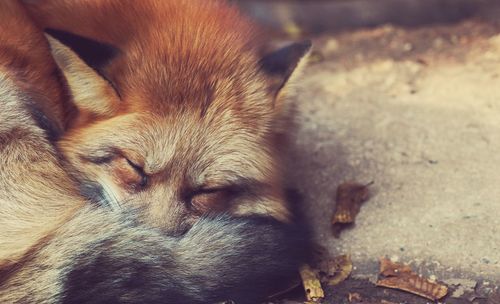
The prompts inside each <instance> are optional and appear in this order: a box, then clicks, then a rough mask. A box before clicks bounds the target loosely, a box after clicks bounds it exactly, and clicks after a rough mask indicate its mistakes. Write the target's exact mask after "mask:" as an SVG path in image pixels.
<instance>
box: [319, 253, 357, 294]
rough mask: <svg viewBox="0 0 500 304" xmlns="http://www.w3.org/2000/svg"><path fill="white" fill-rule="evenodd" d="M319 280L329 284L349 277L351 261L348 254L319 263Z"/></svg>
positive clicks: (335, 283)
mask: <svg viewBox="0 0 500 304" xmlns="http://www.w3.org/2000/svg"><path fill="white" fill-rule="evenodd" d="M319 269H320V275H321V282H323V283H326V284H328V285H330V286H334V285H337V284H339V283H341V282H343V281H344V280H345V279H347V278H348V277H349V275H350V274H351V272H352V261H351V257H350V256H349V255H340V256H337V257H334V258H333V259H328V260H324V261H322V262H320V264H319Z"/></svg>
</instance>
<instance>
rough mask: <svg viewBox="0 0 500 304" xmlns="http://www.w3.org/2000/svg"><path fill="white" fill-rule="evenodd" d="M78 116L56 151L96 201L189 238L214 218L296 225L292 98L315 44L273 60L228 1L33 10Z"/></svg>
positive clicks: (53, 0) (130, 0)
mask: <svg viewBox="0 0 500 304" xmlns="http://www.w3.org/2000/svg"><path fill="white" fill-rule="evenodd" d="M26 2H27V3H28V5H27V8H28V9H29V10H30V12H31V14H32V15H33V17H34V19H35V20H36V21H37V22H38V24H39V25H40V26H41V27H43V28H44V29H45V30H46V31H47V32H48V33H49V34H50V35H52V36H53V38H55V39H51V41H52V48H53V51H54V53H55V58H56V60H57V62H58V64H59V65H60V66H61V69H62V71H63V72H64V74H65V76H66V79H67V81H68V83H69V87H70V90H71V94H72V96H73V102H74V104H75V107H76V111H75V113H74V115H73V116H71V118H70V119H69V121H68V122H67V124H66V126H67V129H66V131H65V132H64V134H63V135H62V137H61V138H60V139H59V140H58V143H57V145H58V147H59V149H60V151H61V153H62V154H63V156H64V158H65V160H67V162H68V163H69V166H70V167H71V168H72V169H71V172H73V173H74V174H73V175H74V177H75V178H76V179H78V180H79V181H80V184H81V185H82V188H83V190H84V192H85V193H87V196H90V197H94V198H95V200H97V201H101V202H105V203H108V204H109V205H111V206H112V207H114V208H120V207H121V206H123V205H132V206H136V207H141V208H144V210H145V213H144V214H145V220H146V221H147V222H148V223H150V224H152V225H154V226H156V227H159V228H161V229H163V230H165V231H169V232H179V233H180V232H182V231H184V230H185V229H187V228H188V227H189V226H190V225H191V224H192V223H193V222H194V221H196V220H197V219H198V218H199V217H200V216H203V215H204V214H206V213H207V212H214V211H216V212H228V213H231V214H237V215H248V214H261V215H262V214H264V215H269V216H272V217H274V218H276V219H278V220H280V221H283V222H286V221H289V220H290V212H289V208H288V206H287V203H286V200H285V199H284V193H283V180H282V174H281V165H282V164H281V159H282V158H283V157H282V153H283V151H282V150H283V144H284V137H285V133H286V132H285V131H286V128H287V127H288V125H289V123H288V121H287V119H288V114H289V113H288V112H289V111H288V108H289V107H288V105H287V103H286V102H285V100H284V98H283V97H284V94H283V92H284V87H285V84H286V83H287V81H288V80H290V78H291V77H292V76H294V71H295V69H296V67H297V66H298V65H299V63H300V62H301V60H302V58H303V57H304V55H305V54H306V53H307V51H308V50H309V44H308V43H302V44H294V45H291V46H289V47H287V48H284V49H282V50H278V51H276V52H272V53H266V50H265V48H266V41H265V40H264V39H263V38H262V37H264V35H263V33H262V32H261V31H260V30H259V29H258V28H257V27H256V26H254V25H253V24H252V23H251V22H250V21H249V20H247V19H246V18H245V17H244V16H242V15H240V13H239V12H238V11H237V10H236V9H235V8H234V7H231V6H228V5H227V4H225V3H224V2H222V1H201V0H180V1H179V0H175V1H173V0H172V1H159V0H145V1H135V0H125V1H116V0H83V1H66V0H48V1H26Z"/></svg>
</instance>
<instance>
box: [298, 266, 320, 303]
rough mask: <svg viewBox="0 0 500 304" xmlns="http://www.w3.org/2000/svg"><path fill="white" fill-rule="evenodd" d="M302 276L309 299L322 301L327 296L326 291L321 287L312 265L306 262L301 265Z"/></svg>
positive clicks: (316, 301)
mask: <svg viewBox="0 0 500 304" xmlns="http://www.w3.org/2000/svg"><path fill="white" fill-rule="evenodd" d="M300 277H301V278H302V284H303V285H304V290H305V291H306V298H307V301H312V302H315V303H318V302H320V301H321V300H322V299H323V298H324V297H325V293H324V292H323V289H322V288H321V283H320V281H319V277H318V274H317V272H316V271H315V270H314V269H312V268H311V266H309V265H307V264H304V265H302V266H301V267H300Z"/></svg>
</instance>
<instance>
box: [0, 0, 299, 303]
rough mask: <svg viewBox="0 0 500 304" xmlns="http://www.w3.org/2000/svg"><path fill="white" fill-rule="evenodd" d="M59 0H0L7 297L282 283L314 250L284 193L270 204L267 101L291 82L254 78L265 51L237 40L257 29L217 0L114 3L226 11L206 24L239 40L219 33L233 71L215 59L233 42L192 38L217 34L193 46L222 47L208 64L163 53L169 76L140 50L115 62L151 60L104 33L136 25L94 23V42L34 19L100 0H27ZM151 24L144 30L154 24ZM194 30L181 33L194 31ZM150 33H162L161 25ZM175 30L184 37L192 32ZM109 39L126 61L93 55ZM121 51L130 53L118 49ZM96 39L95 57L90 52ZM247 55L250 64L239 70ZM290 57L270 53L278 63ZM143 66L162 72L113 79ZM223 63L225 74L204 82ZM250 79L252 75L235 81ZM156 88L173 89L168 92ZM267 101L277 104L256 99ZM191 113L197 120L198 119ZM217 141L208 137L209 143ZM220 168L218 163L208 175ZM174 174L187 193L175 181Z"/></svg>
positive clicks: (261, 294) (175, 292) (172, 297)
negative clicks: (255, 50)
mask: <svg viewBox="0 0 500 304" xmlns="http://www.w3.org/2000/svg"><path fill="white" fill-rule="evenodd" d="M50 2H51V1H40V2H39V3H38V2H37V1H26V2H25V3H21V1H18V0H2V1H0V100H1V101H0V165H1V170H0V227H2V229H0V302H2V303H143V302H145V303H181V304H182V303H195V304H196V303H215V302H221V301H225V300H233V301H235V302H236V303H257V302H258V301H260V300H262V299H264V298H265V296H266V295H269V294H270V293H271V292H273V291H276V290H277V289H279V288H280V287H282V286H280V285H282V284H283V282H286V281H287V279H288V278H290V277H292V276H294V274H295V272H296V269H297V267H298V266H299V264H300V263H301V262H302V261H303V260H304V259H305V258H306V256H307V253H306V252H305V251H304V250H303V249H304V248H303V247H304V244H306V243H307V241H306V237H305V235H304V233H303V231H302V229H299V227H297V225H294V224H293V222H290V221H289V220H288V219H287V217H288V214H287V212H288V211H286V204H285V201H284V199H283V201H277V200H278V198H279V199H281V195H282V193H281V192H282V190H281V189H279V188H276V189H275V188H274V187H277V184H275V183H277V181H276V180H275V179H277V180H279V177H278V176H276V174H275V173H276V172H274V170H275V167H274V165H271V164H274V162H273V161H271V158H272V156H273V155H274V154H272V152H273V151H271V150H272V143H271V141H273V140H274V138H272V135H271V133H272V132H271V131H272V130H271V128H272V127H276V128H277V125H276V124H275V123H273V121H274V120H273V119H274V117H277V116H278V115H281V114H277V113H275V112H274V111H275V110H276V109H277V108H279V107H281V105H280V104H279V101H278V99H276V100H271V99H270V97H269V98H267V99H265V100H261V99H260V98H264V97H266V96H267V95H266V94H271V95H274V96H275V97H277V96H278V95H279V94H280V93H279V92H280V90H281V88H280V87H281V86H282V85H283V83H279V82H277V83H278V84H277V85H278V87H273V88H271V87H269V86H266V87H260V86H263V85H264V84H268V82H267V81H269V79H271V78H273V77H275V76H277V74H272V73H271V76H269V75H268V74H264V72H259V71H260V70H257V68H259V69H260V65H261V64H263V61H258V62H255V63H254V64H253V65H251V64H250V61H251V60H254V59H255V60H256V58H254V55H252V54H253V53H252V52H250V50H251V47H252V46H251V45H250V44H249V45H245V46H243V45H242V44H241V45H239V46H237V45H238V43H242V41H243V39H246V38H245V37H249V36H247V35H246V34H249V33H250V32H245V35H243V34H241V32H240V31H241V27H244V26H245V25H246V24H247V23H246V22H243V23H242V24H240V22H242V21H239V20H243V19H240V17H236V15H235V13H233V10H232V9H229V8H227V7H226V6H224V5H222V4H220V3H218V2H213V3H211V4H203V3H202V2H200V3H198V4H200V7H201V8H203V10H201V9H200V10H198V9H196V8H194V7H191V4H190V3H191V2H190V1H185V2H183V1H180V2H178V3H179V5H180V6H175V5H177V4H175V5H174V2H173V1H172V2H169V4H168V5H167V4H164V3H167V2H163V1H156V2H154V1H152V2H148V3H146V2H144V4H143V5H142V4H138V3H139V2H138V1H137V2H136V1H129V2H127V5H130V7H128V8H126V7H124V8H121V9H119V14H118V12H117V15H116V16H115V17H116V18H125V17H127V13H126V12H134V11H136V12H138V13H140V15H142V14H143V13H150V15H149V16H148V15H143V16H144V17H150V18H152V20H153V19H154V18H156V17H154V16H156V14H160V17H161V18H163V17H165V16H166V15H165V14H166V12H164V13H163V14H162V13H159V11H161V10H160V8H161V7H163V5H165V9H167V8H168V14H167V15H170V14H174V15H175V12H181V11H182V16H184V17H182V18H188V19H189V17H194V15H189V14H188V13H190V14H195V15H196V14H200V16H198V17H200V18H201V17H202V16H203V15H204V13H203V11H204V10H205V9H207V10H209V11H210V10H212V11H211V12H210V13H214V14H215V13H217V12H218V14H220V16H219V17H220V19H217V21H216V23H217V24H219V22H222V23H223V25H224V26H222V27H219V26H218V25H213V27H214V28H212V29H211V30H214V31H215V32H213V33H212V34H213V35H215V33H216V32H217V33H218V34H217V35H219V34H224V33H226V32H225V31H226V30H228V31H229V30H231V29H233V30H234V29H238V30H237V33H240V34H241V36H240V35H236V36H232V35H234V34H232V35H230V34H227V35H228V36H224V35H223V36H222V37H218V36H217V37H218V38H220V39H222V38H224V39H227V41H226V43H230V41H232V42H233V43H234V45H235V46H237V51H236V50H233V51H231V50H229V49H226V52H228V53H229V54H231V55H232V56H236V57H231V58H232V61H231V62H230V63H231V65H230V66H234V67H237V68H236V70H232V69H231V68H230V66H229V65H227V64H228V63H229V62H228V61H227V60H231V59H230V57H227V58H226V57H224V58H218V59H217V56H223V55H224V54H223V53H225V52H223V53H218V52H220V51H222V49H219V48H218V46H219V45H221V46H223V47H227V46H228V45H227V44H226V45H224V44H223V43H222V44H219V43H220V42H221V41H225V40H221V41H219V43H217V44H215V45H205V43H209V42H213V38H215V37H210V36H206V35H201V34H202V33H199V34H200V35H201V36H200V35H199V36H196V37H198V38H201V37H207V38H209V40H207V41H206V42H201V41H198V40H196V39H194V41H191V42H193V43H200V45H197V47H198V49H197V51H200V52H202V51H206V50H208V47H217V49H216V50H217V52H216V53H215V54H212V53H208V54H205V55H206V56H207V57H203V58H205V59H206V60H207V61H206V62H205V63H203V64H201V63H199V64H195V66H190V64H188V65H187V66H186V67H185V66H184V64H187V63H190V62H191V61H190V60H187V63H186V62H185V61H184V60H185V59H186V58H184V57H182V58H177V57H175V56H174V57H173V58H164V59H166V60H167V63H168V64H166V65H162V67H163V70H161V71H163V72H161V71H160V70H155V69H158V68H160V66H157V65H156V64H155V63H154V62H146V61H145V62H143V64H146V65H147V66H141V67H139V66H136V65H135V64H136V63H140V62H142V60H139V59H140V58H137V60H138V61H131V62H129V64H128V65H123V64H121V63H118V64H117V65H114V64H113V60H118V59H119V58H121V59H120V60H129V59H132V58H136V57H137V56H139V57H141V58H143V59H145V58H148V57H149V56H154V55H155V51H153V50H151V51H150V53H148V54H145V53H142V51H144V50H141V49H137V48H139V46H140V45H135V46H133V45H134V42H133V40H132V41H125V40H122V39H124V38H127V37H125V36H122V35H117V36H116V38H115V39H111V36H106V35H104V34H103V33H104V31H103V32H102V33H99V34H98V32H99V30H100V29H105V32H108V31H109V33H113V32H114V31H121V30H124V32H122V34H132V33H133V32H129V30H130V31H132V28H127V29H125V28H121V29H116V28H113V27H111V28H108V27H106V28H101V25H102V24H99V23H96V24H86V25H85V27H87V26H88V28H89V29H90V28H94V29H95V30H96V32H95V33H96V36H97V37H95V38H96V39H98V40H105V41H99V42H95V41H93V40H92V39H90V38H86V37H85V36H84V35H86V34H90V33H77V34H67V33H66V32H64V31H63V30H62V29H61V28H62V26H63V24H61V25H60V26H61V27H59V25H58V26H57V27H56V28H57V29H54V30H47V28H46V27H45V26H43V25H41V24H43V19H40V18H39V17H40V16H38V17H37V16H36V14H38V13H43V14H52V13H57V14H61V15H60V16H61V18H62V16H64V11H67V12H75V13H76V15H75V16H78V15H79V16H81V17H82V19H81V21H83V20H85V19H86V18H87V17H89V16H90V14H91V12H92V11H93V9H95V8H96V7H93V6H92V3H93V2H92V1H82V2H76V1H75V2H74V3H73V2H70V1H68V2H66V3H63V2H60V3H57V4H61V5H63V4H64V6H62V7H61V10H62V11H58V10H57V9H56V7H49V8H48V9H47V10H44V9H43V8H41V7H37V8H36V9H34V8H33V7H30V5H38V4H40V5H44V4H49V5H50ZM78 3H82V4H84V6H83V7H82V8H81V10H80V8H78V11H76V10H75V11H73V8H72V7H71V5H73V4H78ZM85 3H87V4H85ZM95 3H97V2H95ZM120 3H122V1H120V2H112V1H104V2H102V3H100V4H99V9H102V10H98V11H101V12H102V13H103V14H105V15H107V14H111V15H107V16H109V17H110V18H111V17H112V16H113V15H112V11H113V7H120V6H121V4H120ZM123 3H124V2H123ZM141 3H142V2H141ZM175 3H177V2H175ZM86 5H88V6H86ZM136 5H138V6H137V7H135V6H136ZM85 7H88V9H90V10H89V11H86V10H85V9H84V8H85ZM153 9H154V10H153ZM183 9H186V10H187V11H183ZM225 10H227V13H222V12H220V11H225ZM98 11H94V13H95V12H98ZM79 12H80V13H81V14H82V15H80V13H79ZM85 14H87V15H85ZM45 16H47V15H45ZM103 16H104V15H103ZM120 16H122V17H120ZM224 16H226V17H224ZM227 16H229V17H227ZM128 17H131V16H128ZM67 18H68V19H67V20H63V18H62V19H61V20H62V21H64V22H63V23H64V24H66V22H69V21H70V20H71V19H72V18H73V17H71V16H70V15H67ZM74 18H77V17H74ZM78 18H79V17H78ZM161 18H160V19H161ZM178 18H181V17H179V16H178ZM182 18H181V19H182ZM126 19H127V20H128V18H126ZM118 20H124V19H118ZM178 21H179V22H180V20H178ZM205 21H206V22H208V20H205ZM101 22H104V21H101ZM129 22H130V23H133V19H130V20H129ZM158 22H159V19H158ZM68 24H71V23H68ZM152 24H153V26H152V27H151V28H150V29H151V30H152V29H154V28H155V27H156V26H157V25H160V24H155V23H154V22H153V23H152ZM122 25H123V26H125V25H126V24H122ZM206 25H211V23H208V24H206ZM236 25H238V26H239V27H238V28H236V27H233V26H236ZM185 26H186V28H177V29H176V32H177V31H179V32H182V30H183V29H184V30H186V31H187V30H194V31H195V32H198V31H200V30H201V28H196V27H194V28H190V27H189V26H188V25H187V24H186V25H185ZM203 28H205V27H203ZM44 30H45V31H46V32H48V33H49V35H50V34H52V36H49V37H48V38H47V36H45V35H44ZM71 30H72V29H71ZM75 30H76V29H75ZM143 30H146V29H143ZM211 30H210V31H211ZM223 30H224V31H223ZM247 30H248V31H250V30H249V28H248V29H247ZM219 31H222V33H220V32H219ZM80 34H81V35H82V36H80ZM150 34H151V35H152V37H150V39H152V40H149V41H153V40H154V39H153V38H154V37H155V36H156V35H157V34H158V33H156V34H155V33H154V31H153V32H151V33H150ZM191 34H193V35H194V33H190V34H188V35H187V36H191ZM206 34H207V35H208V34H210V33H206ZM74 35H78V36H74ZM175 35H177V34H175ZM88 36H90V35H88ZM130 37H132V36H130ZM176 37H177V36H176ZM93 38H94V37H93ZM104 38H109V40H106V39H104ZM75 39H76V40H75ZM82 39H83V40H82ZM130 39H132V38H130ZM177 39H187V38H186V34H185V33H184V34H182V35H181V36H179V37H177ZM189 39H191V38H189ZM238 39H242V41H239V40H238ZM252 39H253V38H252ZM158 40H161V37H160V38H158ZM229 40H230V41H229ZM120 41H121V43H119V42H120ZM146 41H148V40H146ZM72 42H75V44H72ZM82 42H84V43H83V44H82ZM158 42H160V41H158ZM251 42H253V41H251ZM101 43H105V44H106V47H109V46H110V45H111V43H112V44H113V48H112V49H109V48H107V50H108V51H107V52H109V50H112V52H115V51H117V49H115V48H116V47H120V48H122V49H121V50H119V51H118V52H119V55H117V56H118V57H116V58H114V59H111V58H98V57H99V56H100V55H103V54H104V55H110V54H109V53H106V51H105V50H100V49H98V48H96V46H97V45H99V46H102V45H101ZM122 43H123V44H122ZM185 43H186V41H184V42H181V45H184V44H185ZM108 44H109V45H108ZM231 45H232V44H231ZM128 46H130V47H131V48H132V49H131V50H126V51H125V48H126V47H128ZM192 47H194V45H190V46H189V47H188V46H186V49H185V52H186V53H185V54H184V55H183V56H187V58H191V57H192V56H194V55H195V54H192V53H190V52H191V51H190V50H191V48H192ZM81 48H83V50H82V49H81ZM89 48H90V50H91V52H90V54H93V56H91V57H85V52H86V51H85V50H87V51H89ZM247 48H250V49H247ZM194 49H196V47H195V48H194ZM133 50H135V51H136V53H134V52H133ZM101 51H103V52H104V53H101ZM156 51H158V50H156ZM288 51H290V50H285V53H288ZM82 52H83V53H82ZM240 52H241V53H240ZM245 52H246V53H245ZM162 54H163V53H162ZM241 54H243V55H241ZM95 55H97V56H95ZM114 55H116V54H114ZM114 55H113V56H114ZM212 55H213V56H212ZM215 55H217V56H215ZM129 56H131V57H129ZM160 56H162V55H161V54H160ZM238 56H243V57H241V58H240V57H238ZM271 56H273V55H271ZM279 57H280V58H281V59H280V58H278V59H280V60H282V59H283V57H282V56H279ZM292 57H296V56H295V55H294V56H292ZM181 59H182V60H181ZM212 59H214V60H216V62H212ZM294 59H296V58H294ZM172 60H173V61H172ZM265 60H266V59H264V61H265ZM240 61H241V62H240ZM106 62H107V63H106ZM245 62H247V63H248V64H249V65H250V66H251V67H253V68H254V69H255V70H251V69H250V67H248V66H247V67H246V68H245V67H244V66H243V65H241V64H243V63H245ZM252 62H253V61H252ZM240 63H241V64H240ZM287 63H288V62H286V63H285V62H278V63H275V66H274V67H273V69H274V70H273V73H278V72H279V71H278V70H280V69H281V68H283V67H284V66H283V65H284V64H287ZM101 64H105V65H106V66H107V64H111V65H112V66H114V68H113V69H118V70H120V72H118V71H116V72H117V74H111V73H110V71H111V70H109V72H108V70H107V68H111V66H108V67H107V68H106V69H101V67H102V66H101ZM176 65H177V66H176ZM136 68H137V70H136V71H137V72H138V74H136V75H137V76H139V75H140V73H142V72H147V71H150V72H151V73H153V72H155V71H156V72H159V73H160V72H161V74H159V75H155V76H153V75H152V74H149V76H147V75H144V76H145V78H143V77H137V78H135V79H121V80H120V77H119V76H125V75H128V74H129V73H132V72H133V70H135V69H136ZM184 68H188V69H195V70H191V72H195V74H194V75H193V76H196V75H200V76H201V78H196V77H194V79H191V78H189V77H188V75H187V74H184V73H185V72H186V71H184ZM286 68H287V69H290V67H289V66H287V67H286ZM169 69H173V70H169ZM214 69H215V70H216V71H218V72H217V73H222V74H218V77H220V78H218V79H211V77H212V76H213V75H210V71H215V70H214ZM225 69H227V70H225ZM221 70H224V72H219V71H221ZM233 72H234V73H236V74H232V73H233ZM249 73H250V74H249ZM252 73H254V74H252ZM287 73H290V71H288V72H287ZM130 76H132V75H130ZM146 76H147V77H146ZM174 76H175V77H174ZM223 76H224V77H223ZM250 76H252V77H256V79H257V80H255V83H253V82H252V83H251V84H244V83H240V82H241V81H243V80H244V79H246V77H250ZM281 76H282V75H280V77H281ZM289 76H290V75H287V76H285V77H289ZM184 77H187V78H184ZM240 77H244V79H241V78H240ZM266 77H269V79H268V78H266ZM166 79H169V82H170V81H171V82H173V83H174V84H172V85H171V87H170V86H167V87H163V88H160V90H162V92H158V94H160V93H161V96H160V95H158V96H156V98H155V95H152V94H153V91H149V90H147V89H151V90H152V89H154V88H157V85H159V84H161V81H163V80H166ZM146 80H152V81H153V83H149V84H148V83H146V82H145V81H146ZM205 80H208V83H202V82H203V81H205ZM282 80H283V79H282ZM233 81H235V83H233ZM155 82H160V83H155ZM186 82H188V83H186ZM238 83H240V86H239V87H238V85H237V84H238ZM206 84H211V85H213V87H211V88H209V87H205V85H206ZM135 85H137V86H138V87H135ZM165 85H167V83H166V84H165ZM185 85H187V86H185ZM89 86H90V87H89ZM219 86H220V87H219ZM248 86H252V88H249V87H248ZM140 89H143V90H140ZM259 89H264V90H265V91H264V92H261V91H259ZM171 90H172V91H171ZM183 90H186V91H183ZM248 90H250V91H248ZM148 92H149V93H148ZM203 92H205V93H207V92H211V93H210V94H209V95H204V94H205V93H203ZM147 94H150V95H147ZM169 94H173V95H169ZM197 94H201V95H197ZM221 94H222V95H221ZM162 96H163V97H164V98H166V97H167V96H177V97H178V99H176V98H173V97H172V98H171V99H170V98H169V99H168V102H167V101H166V99H161V97H162ZM198 97H205V99H203V100H200V99H198ZM264 101H265V102H269V104H266V105H263V104H260V102H264ZM188 102H189V104H188ZM220 103H222V104H220ZM235 104H239V105H235ZM250 106H252V107H256V108H257V109H259V110H257V109H254V110H252V111H251V110H250ZM247 108H248V109H247ZM265 110H268V112H266V111H265ZM261 115H262V117H261ZM222 118H224V119H223V120H221V119H222ZM195 121H196V122H197V123H198V124H200V125H199V126H193V125H192V124H193V123H194V122H195ZM182 122H184V124H182ZM244 122H246V123H248V124H250V125H251V127H252V128H250V126H245V124H244ZM259 123H264V124H265V125H264V126H262V125H259ZM232 124H234V125H232ZM190 129H192V130H190ZM235 130H237V132H236V131H235ZM134 132H137V133H136V134H134ZM204 132H205V133H204ZM206 132H208V134H207V133H206ZM120 133H122V135H123V136H122V137H121V138H120V137H119V136H118V135H120ZM233 133H236V134H233ZM273 134H274V133H273ZM208 135H213V136H214V137H215V138H213V139H214V140H215V141H214V142H212V143H211V144H208V143H207V142H206V141H207V140H208V139H207V138H206V136H208ZM189 136H192V137H189ZM253 136H255V137H256V138H255V139H252V138H253ZM187 138H189V140H186V139H187ZM267 141H269V142H267ZM264 143H266V144H267V146H264ZM213 149H215V150H213ZM238 151H240V152H238ZM196 152H200V153H202V154H196ZM250 152H252V153H256V154H257V155H255V156H251V157H250V155H249V153H250ZM276 157H277V156H276ZM202 159H205V161H202ZM215 165H217V166H221V168H225V169H217V170H215V169H211V167H212V166H215ZM196 173H199V174H196ZM265 178H271V179H270V180H268V179H265ZM176 182H177V183H180V185H182V188H179V189H175V190H172V188H171V187H173V186H172V185H173V184H174V183H176ZM252 202H253V203H252ZM181 203H182V204H184V205H183V206H182V207H181V206H180V205H181ZM219 203H220V205H219ZM221 205H222V206H221ZM184 209H185V210H184Z"/></svg>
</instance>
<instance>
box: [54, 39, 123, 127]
mask: <svg viewBox="0 0 500 304" xmlns="http://www.w3.org/2000/svg"><path fill="white" fill-rule="evenodd" d="M47 33H50V34H46V36H47V39H48V41H49V44H50V48H51V51H52V55H53V57H54V59H55V61H56V63H57V65H58V66H59V68H60V69H61V71H62V72H63V74H64V76H65V78H66V82H67V84H68V88H69V91H70V94H71V96H72V98H73V102H74V104H75V106H76V107H77V108H78V110H79V111H78V112H79V117H78V119H77V121H79V122H82V120H86V117H87V118H88V117H95V116H97V117H106V116H112V115H113V113H114V112H115V111H116V109H117V108H118V103H119V101H120V99H119V95H118V93H117V92H116V90H115V88H114V86H113V85H112V83H111V82H110V81H108V80H107V79H106V78H105V76H104V73H103V68H104V66H105V65H106V64H107V63H108V62H109V61H110V60H111V59H112V58H113V57H114V56H115V55H116V54H117V51H116V49H115V50H114V49H113V47H111V46H109V45H105V44H101V43H99V42H96V41H93V40H90V39H87V38H84V37H80V36H78V35H73V34H70V33H66V32H61V31H54V30H48V31H47Z"/></svg>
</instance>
